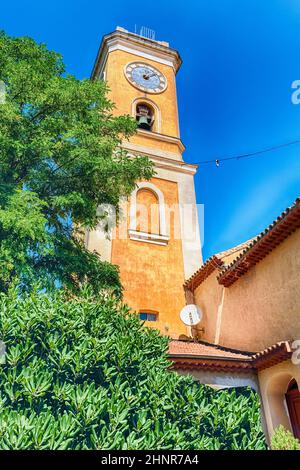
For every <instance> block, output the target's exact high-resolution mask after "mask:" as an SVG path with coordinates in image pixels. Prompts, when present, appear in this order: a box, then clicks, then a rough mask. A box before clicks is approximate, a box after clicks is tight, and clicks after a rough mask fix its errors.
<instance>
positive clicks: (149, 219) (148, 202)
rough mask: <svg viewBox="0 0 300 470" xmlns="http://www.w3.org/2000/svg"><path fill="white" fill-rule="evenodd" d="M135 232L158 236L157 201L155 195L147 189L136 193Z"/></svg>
mask: <svg viewBox="0 0 300 470" xmlns="http://www.w3.org/2000/svg"><path fill="white" fill-rule="evenodd" d="M136 230H138V231H140V232H145V233H156V234H159V232H160V226H159V201H158V197H157V195H156V194H155V193H154V192H153V191H152V190H151V189H148V188H142V189H139V190H138V192H137V207H136Z"/></svg>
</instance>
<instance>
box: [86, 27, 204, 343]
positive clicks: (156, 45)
mask: <svg viewBox="0 0 300 470" xmlns="http://www.w3.org/2000/svg"><path fill="white" fill-rule="evenodd" d="M131 62H137V63H142V64H146V65H147V64H148V65H150V66H153V67H154V68H155V69H156V70H159V72H160V73H162V74H163V75H164V77H165V78H166V82H167V86H166V88H165V89H164V91H162V92H159V93H150V92H145V91H141V89H139V88H138V87H137V86H135V85H134V84H132V83H131V82H130V81H129V80H128V79H127V77H126V75H125V73H124V71H125V69H126V66H127V65H128V64H129V63H131ZM180 64H181V59H180V56H179V54H178V52H177V51H175V50H173V49H171V48H169V47H168V45H167V43H163V42H159V41H153V40H149V39H147V38H143V37H141V36H138V35H135V34H132V33H128V32H127V31H125V30H123V29H122V28H117V30H116V31H114V32H113V33H111V34H109V35H107V36H105V37H104V39H103V42H102V44H101V46H100V51H99V54H98V57H97V60H96V63H95V67H94V71H93V79H98V78H103V79H105V81H106V82H107V84H108V87H109V90H110V91H109V98H110V99H111V101H112V102H114V103H115V108H114V110H113V113H114V114H115V115H124V114H129V115H131V116H133V117H135V115H136V105H137V103H146V104H148V105H149V106H150V107H151V109H152V111H153V113H154V123H153V126H152V129H151V131H149V130H144V129H138V131H137V133H136V134H135V135H134V136H133V137H131V138H130V141H129V142H128V141H125V142H124V143H123V147H124V148H125V149H126V150H127V151H128V152H130V154H131V155H133V156H134V155H146V156H148V158H150V159H151V160H152V161H153V162H154V164H155V172H156V173H155V177H154V178H152V180H151V181H150V182H147V184H148V183H150V186H149V185H148V187H143V185H144V184H145V182H139V187H140V189H138V191H137V192H136V194H135V196H132V197H131V198H129V200H128V201H125V202H124V201H123V203H122V206H123V219H122V220H121V222H120V223H119V225H118V227H117V228H116V229H115V230H114V232H113V234H112V237H111V241H110V242H109V241H107V240H106V241H105V240H103V239H101V235H100V233H99V232H97V230H96V231H93V233H90V234H89V236H88V238H87V246H88V247H89V249H91V250H96V251H98V252H99V253H100V254H101V255H102V258H104V259H107V260H108V261H110V262H112V263H113V264H116V265H118V266H119V269H120V277H121V282H122V285H123V287H124V301H125V302H126V303H128V304H129V306H130V307H131V308H132V309H134V310H135V311H136V312H148V313H156V321H151V322H146V324H147V325H148V326H151V327H154V328H158V329H159V330H160V331H161V332H162V333H163V334H165V335H168V336H170V337H173V338H178V337H179V336H180V335H181V334H186V333H187V327H186V326H185V325H184V324H183V323H182V322H181V320H180V317H179V314H180V311H181V309H182V308H183V307H184V305H185V304H186V300H185V295H184V289H183V284H184V282H185V280H186V279H187V278H188V277H189V275H191V274H192V272H193V270H194V269H195V266H197V263H200V262H201V261H202V259H201V245H200V239H199V235H198V231H199V229H198V222H197V228H196V243H195V244H194V245H192V244H189V243H188V241H185V240H184V237H182V233H181V231H182V228H183V224H182V219H181V217H182V215H181V211H180V208H179V206H180V205H181V206H182V205H184V204H189V205H192V206H194V209H195V205H196V200H195V192H194V181H193V176H194V173H195V171H196V167H195V166H194V165H188V164H185V163H184V162H183V159H182V152H183V151H184V146H183V144H182V143H181V140H180V133H179V122H178V107H177V96H176V73H177V70H178V68H179V67H180ZM147 184H146V186H147ZM134 198H135V203H136V204H137V206H138V205H144V206H145V207H149V208H150V206H152V210H153V214H152V216H151V215H149V214H146V215H145V214H141V213H140V214H139V210H138V209H137V210H134V211H133V212H134V213H132V205H133V204H134ZM153 205H154V206H156V207H154V208H153ZM168 209H170V210H171V212H172V211H173V214H172V215H171V217H168V216H167V215H168ZM195 211H196V210H195ZM133 217H136V223H135V224H133V222H132V219H133ZM148 222H149V223H148ZM185 223H187V224H188V225H192V221H191V223H190V222H189V220H187V219H185ZM133 225H134V228H133ZM147 225H148V226H149V227H147ZM147 233H148V235H149V237H148V239H146V238H147V236H148V235H147Z"/></svg>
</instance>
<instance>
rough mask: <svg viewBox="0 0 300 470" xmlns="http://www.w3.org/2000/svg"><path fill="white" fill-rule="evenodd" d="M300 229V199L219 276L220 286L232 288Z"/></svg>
mask: <svg viewBox="0 0 300 470" xmlns="http://www.w3.org/2000/svg"><path fill="white" fill-rule="evenodd" d="M299 227H300V198H298V199H296V201H295V203H294V205H293V206H291V207H288V208H287V209H286V210H285V211H284V212H283V213H282V214H281V215H280V216H279V217H278V218H277V219H276V220H275V221H274V222H273V223H272V224H271V225H269V227H268V228H266V229H265V230H264V231H263V232H261V233H260V234H259V235H258V236H257V237H256V238H254V239H253V240H252V241H251V243H250V244H249V246H248V247H247V248H245V249H244V250H243V252H242V253H241V254H240V255H239V256H238V257H237V258H235V259H234V260H233V261H232V263H230V264H229V266H224V268H223V270H222V271H221V273H220V275H219V276H218V282H219V284H222V285H224V286H225V287H229V286H231V285H232V284H233V283H234V282H235V281H237V280H238V279H239V278H240V277H241V276H243V275H244V274H245V273H246V272H247V271H248V270H249V269H250V268H251V267H252V266H254V265H255V264H257V263H259V261H261V260H262V259H264V258H265V257H266V256H267V255H268V254H269V253H270V252H271V251H272V250H274V248H276V247H277V246H278V245H280V243H282V242H283V241H284V240H285V239H286V238H287V237H288V236H290V235H291V234H292V233H293V232H294V231H295V230H297V229H298V228H299Z"/></svg>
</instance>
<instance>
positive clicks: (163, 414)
mask: <svg viewBox="0 0 300 470" xmlns="http://www.w3.org/2000/svg"><path fill="white" fill-rule="evenodd" d="M0 339H2V340H3V341H4V342H5V345H6V350H7V353H6V363H5V364H3V365H0V449H264V448H265V441H264V436H263V432H262V429H261V424H260V413H259V399H258V396H257V395H256V393H254V392H253V391H251V390H250V389H248V388H243V389H236V390H234V389H233V390H222V391H216V390H214V389H212V388H210V387H208V386H205V385H200V384H199V383H197V382H195V381H194V380H193V379H192V377H185V376H180V375H178V374H177V373H175V372H172V371H170V370H169V366H170V362H169V361H168V359H167V355H166V353H165V352H164V351H165V350H166V348H167V343H168V340H167V338H165V337H162V336H160V335H159V334H158V332H156V331H155V330H153V329H147V328H144V327H143V326H142V325H141V322H140V321H139V319H138V318H137V316H136V315H135V314H132V313H130V311H129V310H128V308H127V307H126V306H122V305H121V304H120V303H118V302H117V301H116V299H115V297H113V296H111V297H110V298H108V297H107V296H106V297H103V298H101V297H100V296H98V298H97V300H96V299H95V298H94V297H91V296H90V294H88V293H87V292H83V294H82V296H80V297H79V298H76V297H72V298H68V299H65V298H63V296H62V293H61V292H60V293H59V292H56V293H55V294H51V295H50V294H41V293H37V292H35V291H34V292H31V293H27V294H25V295H23V296H22V297H20V295H19V292H18V291H16V290H13V289H11V290H9V292H8V294H1V296H0Z"/></svg>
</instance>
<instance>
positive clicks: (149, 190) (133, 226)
mask: <svg viewBox="0 0 300 470" xmlns="http://www.w3.org/2000/svg"><path fill="white" fill-rule="evenodd" d="M129 237H130V238H131V239H132V240H136V241H137V240H139V241H145V242H149V243H156V244H158V245H166V244H167V243H168V241H169V236H168V234H167V229H166V214H165V201H164V195H163V193H162V191H160V189H159V188H157V187H156V186H155V185H154V184H153V183H149V182H144V183H139V184H138V187H137V188H136V189H135V190H134V191H133V193H132V194H131V203H130V225H129Z"/></svg>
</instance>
